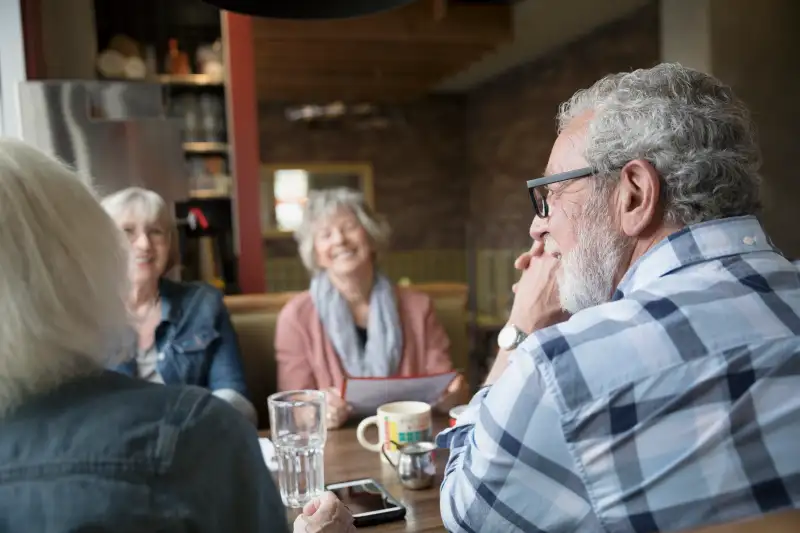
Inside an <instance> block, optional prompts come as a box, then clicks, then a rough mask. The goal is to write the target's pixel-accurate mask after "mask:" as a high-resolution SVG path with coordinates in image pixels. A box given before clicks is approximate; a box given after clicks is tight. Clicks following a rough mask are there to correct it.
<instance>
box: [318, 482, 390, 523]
mask: <svg viewBox="0 0 800 533" xmlns="http://www.w3.org/2000/svg"><path fill="white" fill-rule="evenodd" d="M330 489H331V491H332V492H333V493H334V494H336V497H337V498H339V499H340V500H341V501H342V503H344V504H345V505H346V506H347V507H348V509H350V512H351V513H352V514H353V515H354V516H355V515H359V514H364V513H372V512H375V511H382V510H385V509H397V505H396V504H395V503H394V502H393V501H391V500H390V499H389V495H388V494H385V493H384V492H383V491H382V490H381V488H380V487H379V486H378V485H376V484H375V483H373V482H371V481H369V480H364V481H362V482H359V483H357V484H354V485H351V484H349V483H348V484H346V485H344V486H342V485H339V486H336V485H334V486H332V487H330Z"/></svg>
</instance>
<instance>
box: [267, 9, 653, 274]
mask: <svg viewBox="0 0 800 533" xmlns="http://www.w3.org/2000/svg"><path fill="white" fill-rule="evenodd" d="M658 43H659V34H658V9H657V6H656V5H655V4H653V5H652V6H649V7H647V8H645V9H643V10H641V11H638V12H636V13H635V14H633V15H632V16H631V17H629V18H626V19H624V20H621V21H618V22H616V23H613V24H611V25H610V26H607V27H605V28H601V29H600V30H598V31H596V32H595V33H593V34H591V35H588V36H586V37H584V38H583V39H581V40H579V41H577V42H575V43H573V44H571V45H568V46H566V47H565V48H562V49H560V50H558V51H555V52H553V53H552V54H551V55H550V56H548V57H547V58H545V59H543V60H540V61H537V62H534V63H531V64H528V65H524V66H521V67H519V68H516V69H514V70H512V71H510V72H508V73H506V74H504V75H502V76H500V77H498V78H495V79H494V80H492V81H490V82H488V83H486V84H484V85H482V86H480V87H477V88H475V89H473V90H472V91H471V93H469V94H468V95H466V97H456V96H452V97H448V96H440V97H431V98H428V99H425V100H422V101H420V102H415V103H411V104H407V105H403V106H397V107H395V108H392V109H391V110H390V111H391V112H390V116H391V117H392V119H391V121H390V125H389V127H388V128H386V129H385V130H366V131H360V130H356V129H353V128H347V127H344V128H335V127H332V128H325V129H314V128H309V127H308V126H305V125H300V124H292V123H290V122H288V121H287V120H286V119H285V118H284V115H283V112H284V107H283V106H282V105H278V104H272V103H262V104H261V105H260V107H259V120H260V130H261V131H260V133H261V135H260V139H261V159H262V161H263V162H264V163H280V162H287V161H293V162H298V161H316V162H336V161H368V162H370V163H372V165H373V169H374V180H375V203H376V206H377V208H378V210H379V211H380V212H382V213H384V214H385V215H386V216H387V217H388V219H389V222H390V223H391V225H392V228H393V230H394V238H393V245H392V248H393V249H394V250H397V251H402V250H419V249H453V248H463V247H464V245H465V234H466V232H467V230H468V229H469V231H470V232H471V233H472V234H473V235H474V236H475V243H476V245H477V246H478V247H480V248H515V249H516V248H520V247H524V246H525V245H526V243H527V242H528V241H529V238H528V236H527V228H528V225H529V224H530V221H531V215H532V212H531V207H530V201H529V199H528V195H527V191H526V189H525V180H526V179H530V178H531V177H536V176H538V175H539V174H540V173H541V172H542V171H543V169H544V166H545V164H546V162H547V158H548V156H549V152H550V147H551V146H552V143H553V140H554V139H555V115H556V110H557V107H558V104H559V103H560V102H561V101H563V100H565V99H567V98H568V97H569V96H570V95H571V94H572V93H573V92H574V91H575V90H577V89H579V88H581V87H586V86H588V85H590V84H591V83H593V82H594V81H596V80H597V79H598V78H600V77H601V76H603V75H605V74H607V73H610V72H616V71H620V70H628V69H631V68H638V67H648V66H652V65H654V64H656V63H657V62H658V60H659V49H658V46H659V44H658ZM266 252H267V257H268V258H269V257H273V258H274V257H287V256H292V255H294V254H295V253H296V252H295V247H294V245H293V242H292V241H275V242H271V243H268V244H267V250H266Z"/></svg>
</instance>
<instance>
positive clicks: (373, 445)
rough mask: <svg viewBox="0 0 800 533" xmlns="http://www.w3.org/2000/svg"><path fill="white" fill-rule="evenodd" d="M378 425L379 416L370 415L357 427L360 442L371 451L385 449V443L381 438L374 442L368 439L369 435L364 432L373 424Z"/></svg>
mask: <svg viewBox="0 0 800 533" xmlns="http://www.w3.org/2000/svg"><path fill="white" fill-rule="evenodd" d="M373 424H374V425H376V426H377V425H378V417H377V416H374V415H373V416H368V417H367V418H365V419H364V420H362V421H361V422H360V423H359V424H358V429H356V439H358V443H359V444H360V445H361V446H363V447H364V448H366V449H368V450H369V451H371V452H379V451H381V450H382V449H383V443H381V442H380V438H379V439H378V442H375V443H372V442H370V441H368V440H367V437H365V436H364V432H365V431H366V430H367V428H368V427H369V426H371V425H373Z"/></svg>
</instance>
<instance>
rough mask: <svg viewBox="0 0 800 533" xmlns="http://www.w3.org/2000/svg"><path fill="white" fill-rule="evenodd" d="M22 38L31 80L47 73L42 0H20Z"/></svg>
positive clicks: (27, 73)
mask: <svg viewBox="0 0 800 533" xmlns="http://www.w3.org/2000/svg"><path fill="white" fill-rule="evenodd" d="M20 11H22V38H23V39H24V41H25V73H26V75H27V77H28V79H29V80H35V79H40V78H43V77H44V75H45V72H44V71H45V65H44V49H43V48H42V47H43V46H44V44H43V39H44V37H43V35H42V2H41V0H20Z"/></svg>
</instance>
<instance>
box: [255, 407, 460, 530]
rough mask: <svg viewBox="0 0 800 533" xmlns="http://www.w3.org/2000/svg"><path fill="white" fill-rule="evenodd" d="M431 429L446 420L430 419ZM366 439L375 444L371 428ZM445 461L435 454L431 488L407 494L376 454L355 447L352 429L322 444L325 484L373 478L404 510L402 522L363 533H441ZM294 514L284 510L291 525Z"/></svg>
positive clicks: (444, 454) (443, 454) (442, 454)
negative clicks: (407, 532) (440, 501)
mask: <svg viewBox="0 0 800 533" xmlns="http://www.w3.org/2000/svg"><path fill="white" fill-rule="evenodd" d="M433 426H434V432H438V431H441V430H442V429H444V428H445V427H446V426H447V418H434V422H433ZM262 436H267V433H266V432H263V433H262ZM367 438H368V439H369V440H370V441H371V442H375V441H377V440H378V436H377V430H376V429H375V427H374V426H373V427H371V428H370V429H369V430H368V431H367ZM447 457H448V451H447V450H437V451H436V481H435V482H434V484H433V486H432V487H431V488H429V489H425V490H408V489H406V488H404V487H403V486H402V485H401V484H400V481H399V480H398V479H397V474H395V471H394V470H393V469H392V467H391V466H390V465H387V464H385V463H383V462H382V461H381V459H380V457H379V454H377V453H375V452H370V451H367V450H365V449H364V448H363V447H362V446H361V445H360V444H359V443H358V440H356V427H355V425H352V426H346V427H344V428H342V429H339V430H336V431H329V432H328V440H327V442H326V443H325V484H326V485H327V484H331V483H337V482H340V481H350V480H353V479H362V478H373V479H375V480H376V481H377V482H378V483H380V484H381V485H383V486H384V488H386V490H388V491H389V493H390V494H391V495H392V496H394V498H396V499H397V500H398V501H399V502H400V503H402V504H403V505H404V506H405V507H406V519H405V521H397V522H390V523H387V524H381V525H379V526H374V527H370V528H365V529H364V530H363V531H370V532H372V531H374V532H380V533H384V532H391V531H444V526H443V525H442V518H441V515H440V514H439V485H440V484H441V482H442V474H443V473H444V467H445V463H446V462H447ZM298 512H299V510H297V509H287V513H288V514H289V519H290V520H292V521H294V518H296V517H297V514H298Z"/></svg>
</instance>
